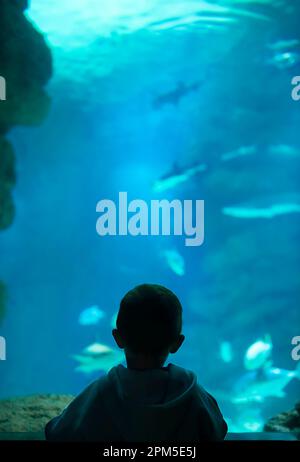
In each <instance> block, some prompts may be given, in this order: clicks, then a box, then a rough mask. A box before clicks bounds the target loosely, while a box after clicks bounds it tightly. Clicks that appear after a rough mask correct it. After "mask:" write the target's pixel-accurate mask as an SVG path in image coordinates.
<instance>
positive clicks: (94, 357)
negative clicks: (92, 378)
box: [72, 343, 124, 374]
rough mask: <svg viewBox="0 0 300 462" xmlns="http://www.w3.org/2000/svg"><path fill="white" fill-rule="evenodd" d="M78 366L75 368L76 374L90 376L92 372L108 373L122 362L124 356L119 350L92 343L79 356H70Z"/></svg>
mask: <svg viewBox="0 0 300 462" xmlns="http://www.w3.org/2000/svg"><path fill="white" fill-rule="evenodd" d="M72 358H73V359H75V361H77V362H78V363H79V366H77V367H76V368H75V371H77V372H83V373H85V374H91V373H92V372H98V371H104V372H108V371H109V370H110V369H111V368H112V367H114V366H116V365H117V364H120V363H122V362H123V361H124V354H123V352H122V351H121V350H117V349H114V348H111V347H109V346H107V345H103V344H101V343H93V344H91V345H89V346H88V347H86V348H84V350H83V351H82V352H81V354H79V355H77V354H76V355H73V356H72Z"/></svg>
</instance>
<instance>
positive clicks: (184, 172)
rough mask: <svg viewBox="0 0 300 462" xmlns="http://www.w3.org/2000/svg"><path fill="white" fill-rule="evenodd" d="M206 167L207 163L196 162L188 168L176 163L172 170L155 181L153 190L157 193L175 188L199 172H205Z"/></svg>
mask: <svg viewBox="0 0 300 462" xmlns="http://www.w3.org/2000/svg"><path fill="white" fill-rule="evenodd" d="M206 168H207V167H206V165H205V164H203V163H201V164H196V165H194V166H191V167H188V168H179V167H177V165H174V168H173V170H172V171H171V172H169V173H167V174H166V175H164V176H163V177H161V178H160V179H159V180H157V181H156V182H155V183H154V185H153V192H156V193H157V192H162V191H167V190H169V189H173V188H175V187H176V186H178V185H180V184H183V183H186V182H187V181H188V180H190V179H191V178H192V177H193V176H195V175H197V174H198V173H201V172H204V171H205V170H206Z"/></svg>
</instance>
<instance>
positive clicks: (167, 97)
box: [153, 82, 200, 109]
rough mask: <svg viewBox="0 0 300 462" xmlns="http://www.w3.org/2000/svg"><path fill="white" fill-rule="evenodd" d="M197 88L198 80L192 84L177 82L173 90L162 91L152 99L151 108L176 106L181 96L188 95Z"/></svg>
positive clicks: (198, 86) (198, 85)
mask: <svg viewBox="0 0 300 462" xmlns="http://www.w3.org/2000/svg"><path fill="white" fill-rule="evenodd" d="M199 88H200V82H195V83H192V84H186V83H184V82H178V84H177V86H176V88H174V90H171V91H168V92H166V93H162V94H160V95H158V96H157V97H156V98H155V99H154V101H153V108H154V109H161V108H162V107H163V106H166V105H173V106H177V105H178V104H179V102H180V101H181V100H182V98H184V97H185V96H187V95H189V94H190V93H193V92H196V91H197V90H199Z"/></svg>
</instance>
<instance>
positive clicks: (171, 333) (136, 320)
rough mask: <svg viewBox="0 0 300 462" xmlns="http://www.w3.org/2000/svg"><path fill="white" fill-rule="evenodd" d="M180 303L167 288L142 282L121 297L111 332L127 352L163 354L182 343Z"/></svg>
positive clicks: (159, 356)
mask: <svg viewBox="0 0 300 462" xmlns="http://www.w3.org/2000/svg"><path fill="white" fill-rule="evenodd" d="M181 328H182V306H181V304H180V301H179V300H178V298H177V297H176V295H175V294H174V293H173V292H171V291H170V290H169V289H167V288H165V287H163V286H160V285H156V284H142V285H139V286H137V287H135V288H134V289H132V290H130V291H129V292H128V293H127V294H126V295H125V296H124V297H123V299H122V300H121V303H120V309H119V313H118V317H117V329H114V330H113V336H114V338H115V340H116V342H117V344H118V345H119V347H120V348H124V349H125V353H126V356H128V355H130V356H131V357H133V356H139V357H141V356H144V357H152V358H163V357H164V358H166V357H167V356H168V354H169V353H175V352H176V351H177V350H178V348H179V347H180V346H181V344H182V342H183V340H184V336H183V335H182V334H181Z"/></svg>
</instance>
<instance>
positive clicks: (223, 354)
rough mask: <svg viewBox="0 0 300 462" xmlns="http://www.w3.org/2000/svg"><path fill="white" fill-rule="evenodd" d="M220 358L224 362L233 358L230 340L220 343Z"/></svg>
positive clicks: (229, 361)
mask: <svg viewBox="0 0 300 462" xmlns="http://www.w3.org/2000/svg"><path fill="white" fill-rule="evenodd" d="M220 358H221V359H222V361H224V363H231V362H232V360H233V351H232V345H231V343H230V342H226V341H224V342H222V343H221V344H220Z"/></svg>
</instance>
